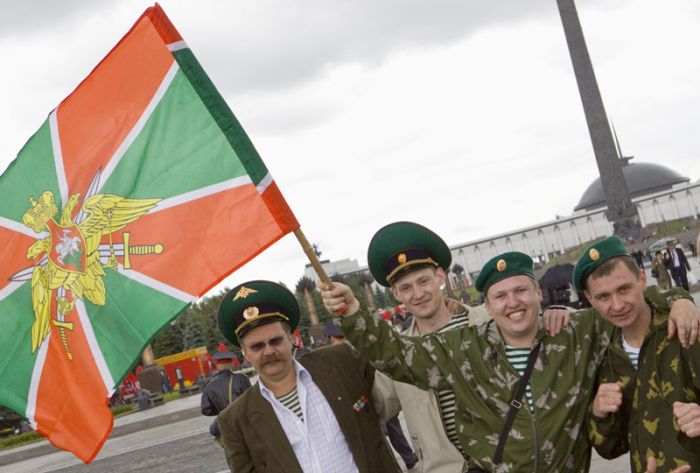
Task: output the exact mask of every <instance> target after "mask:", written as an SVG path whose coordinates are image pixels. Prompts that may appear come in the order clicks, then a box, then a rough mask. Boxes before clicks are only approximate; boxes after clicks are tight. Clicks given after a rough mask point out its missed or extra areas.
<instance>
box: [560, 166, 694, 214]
mask: <svg viewBox="0 0 700 473" xmlns="http://www.w3.org/2000/svg"><path fill="white" fill-rule="evenodd" d="M622 173H623V174H624V176H625V181H627V188H628V189H629V192H630V195H631V197H632V198H633V199H634V198H635V197H639V196H641V195H646V194H651V193H654V192H659V191H662V190H666V189H670V188H671V187H672V186H673V185H674V184H680V183H682V182H688V181H690V179H688V178H687V177H683V176H682V175H680V174H678V173H677V172H676V171H674V170H673V169H669V168H667V167H665V166H661V165H660V164H654V163H629V162H627V160H625V163H624V164H623V166H622ZM604 206H605V192H604V191H603V184H602V183H601V182H600V177H598V178H597V179H596V180H595V181H593V182H592V183H591V185H589V186H588V188H587V189H586V191H585V192H584V193H583V195H582V196H581V199H580V200H579V202H578V204H577V205H576V207H574V210H575V211H576V210H593V209H598V208H600V207H604Z"/></svg>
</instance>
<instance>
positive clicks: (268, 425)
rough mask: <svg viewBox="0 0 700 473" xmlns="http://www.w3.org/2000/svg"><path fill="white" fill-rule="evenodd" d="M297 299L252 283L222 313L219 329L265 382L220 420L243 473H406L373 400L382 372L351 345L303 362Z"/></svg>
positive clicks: (231, 460)
mask: <svg viewBox="0 0 700 473" xmlns="http://www.w3.org/2000/svg"><path fill="white" fill-rule="evenodd" d="M299 314H300V312H299V305H298V304H297V301H296V298H295V297H294V295H293V294H292V293H291V292H289V290H287V289H286V288H284V287H283V286H281V285H279V284H275V283H273V282H269V281H250V282H247V283H244V284H242V285H240V286H237V287H235V288H233V289H232V290H231V291H230V292H229V293H228V294H226V296H225V297H224V299H223V301H222V302H221V305H220V307H219V314H218V320H219V329H220V330H221V332H222V333H223V334H224V336H225V337H226V338H227V339H228V340H229V341H230V342H232V343H233V344H234V345H237V346H240V347H241V351H242V352H243V354H244V356H245V357H246V359H247V360H248V361H249V362H250V364H251V365H252V366H253V367H254V368H255V369H256V370H257V372H258V382H257V383H256V384H255V385H254V386H252V387H251V388H249V389H248V390H247V391H245V392H244V393H243V394H242V395H241V396H240V397H238V398H237V399H236V400H234V402H233V403H232V404H231V405H230V406H229V407H227V408H226V409H225V410H224V411H223V412H222V413H221V414H219V429H220V431H221V439H222V443H223V446H224V451H225V454H226V460H227V461H228V464H229V466H230V468H231V471H235V473H252V472H259V473H262V472H275V473H302V472H303V473H326V472H334V473H373V472H377V471H381V472H399V471H400V469H399V467H398V465H397V463H396V460H395V458H394V455H393V453H392V452H391V449H390V447H389V446H388V445H387V443H386V440H385V437H384V433H383V432H382V429H381V426H380V420H379V415H378V414H377V412H376V411H375V409H374V406H373V405H372V403H371V401H370V398H371V395H370V392H371V390H372V385H373V382H374V369H373V368H372V367H371V366H369V365H368V364H367V363H366V362H364V361H362V360H361V359H360V358H359V356H358V355H357V353H356V352H355V351H354V349H353V348H352V347H351V346H349V345H347V344H340V345H336V346H330V347H325V348H319V349H316V350H314V351H312V352H309V353H307V354H305V355H303V356H301V357H300V358H299V360H298V361H297V360H295V359H294V357H293V356H292V350H293V348H292V335H291V333H292V332H293V331H294V329H295V328H296V327H297V325H298V322H299Z"/></svg>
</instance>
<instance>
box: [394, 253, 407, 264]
mask: <svg viewBox="0 0 700 473" xmlns="http://www.w3.org/2000/svg"><path fill="white" fill-rule="evenodd" d="M396 260H397V261H398V262H399V264H404V263H405V262H406V253H399V256H397V257H396Z"/></svg>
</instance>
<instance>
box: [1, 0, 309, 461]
mask: <svg viewBox="0 0 700 473" xmlns="http://www.w3.org/2000/svg"><path fill="white" fill-rule="evenodd" d="M0 192H1V195H2V199H0V245H2V248H3V250H2V251H1V252H0V351H1V353H2V356H1V357H0V405H4V406H7V407H10V408H12V409H13V410H15V411H16V412H18V413H20V414H22V415H24V416H25V417H26V418H27V419H28V420H29V421H30V423H31V424H32V426H33V427H35V428H36V429H37V430H38V431H39V432H40V433H41V434H42V435H44V436H46V437H47V438H48V439H49V440H50V441H51V442H52V443H53V444H54V445H55V446H57V447H59V448H61V449H65V450H69V451H71V452H73V453H74V454H75V455H76V456H78V457H79V458H80V459H81V460H83V461H84V462H86V463H89V462H90V461H92V460H93V459H94V458H95V456H96V455H97V453H98V452H99V450H100V448H101V446H102V445H103V444H104V442H105V441H106V439H107V437H108V435H109V433H110V432H111V430H112V424H113V418H112V415H111V411H110V410H109V408H108V400H109V398H110V396H111V395H112V394H113V393H114V391H115V388H116V387H117V386H118V385H119V382H120V381H121V379H122V378H123V377H124V376H125V375H126V374H127V373H128V372H129V370H130V368H131V367H132V366H133V364H134V363H135V361H136V360H137V359H138V357H139V355H140V354H141V352H142V351H143V349H144V347H145V346H146V345H147V344H148V343H149V341H150V339H151V338H152V337H153V336H154V335H155V334H156V333H157V332H158V330H159V329H161V328H162V327H163V326H164V325H165V324H167V323H168V322H169V321H171V320H172V319H173V318H174V317H176V316H177V314H178V313H180V312H181V311H182V310H183V309H185V308H186V307H187V306H188V305H189V304H190V303H191V302H192V301H194V300H196V299H197V298H198V297H200V296H201V295H202V294H204V293H205V292H206V291H207V290H208V289H210V288H211V287H213V286H214V285H216V284H217V283H218V282H220V281H221V280H222V279H223V278H224V277H225V276H227V275H228V274H230V273H231V272H233V271H234V270H235V269H237V268H238V267H240V266H241V265H243V264H244V263H246V262H247V261H249V260H250V259H251V258H253V257H254V256H255V255H257V254H258V253H260V252H261V251H263V250H264V249H265V248H267V247H268V246H269V245H271V244H272V243H274V242H275V241H277V240H278V239H280V238H281V237H282V236H284V235H285V234H287V233H289V232H290V231H293V230H295V229H297V228H298V227H299V224H298V223H297V221H296V219H295V217H294V215H293V213H292V211H291V210H290V208H289V207H288V205H287V204H286V202H285V200H284V198H283V197H282V195H281V193H280V191H279V189H278V188H277V185H276V184H275V181H274V180H273V179H272V177H271V176H270V173H269V172H268V170H267V168H266V167H265V164H264V163H263V162H262V160H261V159H260V156H259V155H258V153H257V152H256V150H255V148H254V147H253V144H252V143H251V141H250V139H249V138H248V136H247V135H246V133H245V132H244V130H243V129H242V128H241V126H240V124H239V123H238V121H237V120H236V118H235V117H234V115H233V113H232V112H231V110H230V109H229V107H228V106H227V105H226V103H225V102H224V100H223V98H222V97H221V95H220V94H219V93H218V91H217V90H216V88H215V87H214V85H213V84H212V82H211V81H210V80H209V78H208V77H207V75H206V73H205V72H204V70H203V69H202V67H201V66H200V64H199V63H198V62H197V60H196V59H195V56H194V55H193V54H192V51H191V50H190V49H189V48H188V46H187V44H186V43H185V42H184V41H183V39H182V38H181V37H180V35H179V34H178V32H177V30H176V29H175V28H174V26H173V25H172V24H171V23H170V21H169V20H168V18H167V17H166V15H165V13H164V12H163V10H162V9H161V8H160V6H158V5H157V4H156V5H155V6H154V7H152V8H149V9H147V10H146V12H145V13H144V14H143V15H142V16H141V17H140V18H139V19H138V21H137V22H136V23H135V24H134V26H133V27H132V28H131V30H130V31H129V32H128V33H127V34H126V36H124V37H123V38H122V39H121V41H119V43H118V44H117V45H116V46H115V47H114V49H112V51H111V52H110V53H109V54H108V55H107V56H106V57H105V58H104V59H103V60H102V61H101V62H100V63H99V64H98V65H97V66H96V67H95V69H94V70H93V71H92V72H91V73H90V75H89V76H88V77H87V78H85V80H83V82H81V83H80V85H78V87H77V88H76V89H75V91H73V93H71V94H70V95H69V96H68V97H66V98H65V99H64V100H63V101H61V103H60V104H59V105H58V107H56V109H54V110H53V111H51V112H50V113H49V116H48V118H47V119H46V121H45V122H44V123H43V124H42V125H41V126H40V128H39V129H38V131H37V132H36V133H35V134H34V135H33V136H32V137H31V138H30V139H29V141H28V142H27V143H26V145H25V146H24V147H23V148H22V150H21V151H20V152H19V154H18V156H17V159H16V160H15V161H13V162H12V163H11V164H10V166H9V167H8V169H7V170H6V171H5V172H4V173H3V174H2V176H0Z"/></svg>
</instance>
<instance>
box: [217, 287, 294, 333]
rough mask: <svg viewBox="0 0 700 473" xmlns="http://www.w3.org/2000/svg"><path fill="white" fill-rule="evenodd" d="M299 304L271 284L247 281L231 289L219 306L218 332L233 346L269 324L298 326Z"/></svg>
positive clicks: (291, 296)
mask: <svg viewBox="0 0 700 473" xmlns="http://www.w3.org/2000/svg"><path fill="white" fill-rule="evenodd" d="M299 316H300V312H299V303H298V302H297V299H296V297H294V294H292V293H291V292H290V291H289V290H288V289H287V288H285V287H284V286H281V285H279V284H277V283H274V282H271V281H248V282H246V283H243V284H241V285H239V286H236V287H234V288H233V289H231V290H230V291H229V292H228V293H227V294H226V295H225V296H224V299H223V300H222V301H221V304H220V305H219V315H218V320H219V330H221V333H222V334H223V335H224V337H226V339H227V340H229V341H230V342H231V343H233V344H234V345H236V346H241V345H240V342H239V341H238V339H239V338H240V337H242V336H243V335H245V334H246V332H248V331H249V330H250V329H253V328H255V327H259V326H261V325H265V324H268V323H271V322H277V321H283V322H287V323H288V324H289V326H290V328H291V330H292V331H294V329H296V328H297V325H299Z"/></svg>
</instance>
